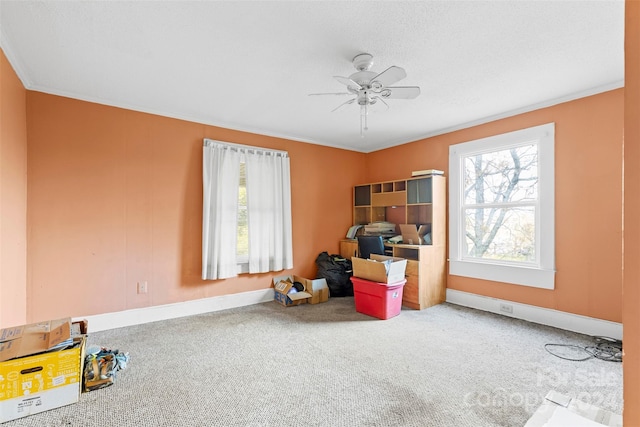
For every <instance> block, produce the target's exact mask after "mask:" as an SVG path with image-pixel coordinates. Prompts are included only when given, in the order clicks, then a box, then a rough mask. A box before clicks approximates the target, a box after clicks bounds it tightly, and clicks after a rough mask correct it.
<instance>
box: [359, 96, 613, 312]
mask: <svg viewBox="0 0 640 427" xmlns="http://www.w3.org/2000/svg"><path fill="white" fill-rule="evenodd" d="M623 107H624V91H623V89H619V90H614V91H610V92H606V93H603V94H599V95H595V96H590V97H586V98H582V99H579V100H576V101H571V102H566V103H563V104H559V105H556V106H553V107H548V108H543V109H540V110H536V111H533V112H530V113H526V114H520V115H518V116H514V117H510V118H506V119H503V120H497V121H494V122H491V123H487V124H484V125H480V126H475V127H472V128H468V129H464V130H460V131H457V132H452V133H449V134H445V135H441V136H436V137H433V138H428V139H425V140H421V141H417V142H414V143H411V144H405V145H402V146H399V147H394V148H390V149H387V150H382V151H377V152H374V153H371V154H369V155H368V156H367V175H368V180H369V181H371V182H376V181H385V180H392V179H398V178H402V177H408V176H411V171H414V170H422V169H441V170H444V171H445V174H446V175H448V173H447V171H448V169H449V163H448V157H449V146H450V145H452V144H457V143H461V142H466V141H471V140H475V139H479V138H483V137H487V136H491V135H496V134H501V133H505V132H510V131H514V130H518V129H523V128H527V127H531V126H536V125H540V124H544V123H549V122H555V124H556V147H555V155H556V168H555V170H556V201H555V203H556V269H557V274H556V286H555V289H554V290H543V289H537V288H531V287H525V286H517V285H510V284H505V283H497V282H489V281H483V280H476V279H470V278H465V277H460V276H448V284H447V286H448V287H449V288H451V289H456V290H460V291H465V292H471V293H475V294H480V295H486V296H490V297H494V298H501V299H505V300H510V301H516V302H521V303H526V304H532V305H536V306H540V307H546V308H551V309H556V310H561V311H565V312H569V313H575V314H580V315H585V316H590V317H595V318H599V319H606V320H611V321H615V322H621V321H622V253H621V247H622V230H621V224H622V127H623V112H624V109H623ZM389 164H393V165H394V167H393V168H389V167H388V165H389Z"/></svg>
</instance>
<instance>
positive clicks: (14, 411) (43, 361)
mask: <svg viewBox="0 0 640 427" xmlns="http://www.w3.org/2000/svg"><path fill="white" fill-rule="evenodd" d="M73 341H74V343H75V344H76V346H75V347H74V348H71V349H66V350H58V351H51V352H47V353H40V354H35V355H31V356H25V357H21V358H17V359H11V360H6V361H3V362H0V423H4V422H7V421H11V420H15V419H18V418H22V417H25V416H27V415H32V414H37V413H40V412H44V411H48V410H50V409H54V408H58V407H60V406H65V405H69V404H72V403H76V402H78V400H79V399H80V393H81V389H82V387H81V386H82V368H83V361H84V351H85V344H86V338H85V336H78V337H74V338H73Z"/></svg>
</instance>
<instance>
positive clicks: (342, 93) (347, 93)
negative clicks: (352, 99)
mask: <svg viewBox="0 0 640 427" xmlns="http://www.w3.org/2000/svg"><path fill="white" fill-rule="evenodd" d="M317 95H353V94H352V93H351V92H325V93H310V94H308V96H317Z"/></svg>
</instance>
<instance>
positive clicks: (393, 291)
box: [351, 277, 407, 320]
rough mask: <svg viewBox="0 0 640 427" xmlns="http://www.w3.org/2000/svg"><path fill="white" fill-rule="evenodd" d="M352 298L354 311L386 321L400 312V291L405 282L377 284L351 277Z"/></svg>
mask: <svg viewBox="0 0 640 427" xmlns="http://www.w3.org/2000/svg"><path fill="white" fill-rule="evenodd" d="M351 282H352V283H353V297H354V300H355V303H356V311H357V312H358V313H362V314H366V315H368V316H373V317H377V318H378V319H382V320H386V319H389V318H391V317H394V316H397V315H398V314H400V311H401V310H402V289H403V287H404V284H405V283H407V281H406V280H402V281H401V282H396V283H389V284H387V283H378V282H372V281H371V280H366V279H361V278H359V277H352V278H351Z"/></svg>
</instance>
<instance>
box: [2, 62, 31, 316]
mask: <svg viewBox="0 0 640 427" xmlns="http://www.w3.org/2000/svg"><path fill="white" fill-rule="evenodd" d="M26 114H27V110H26V91H25V89H24V86H23V85H22V83H21V82H20V80H19V79H18V77H17V76H16V73H15V72H14V70H13V68H12V67H11V64H10V63H9V61H7V58H6V57H5V55H4V52H3V51H2V50H0V325H3V326H4V325H6V326H12V325H19V324H22V323H24V322H25V321H26V318H27V303H26V301H27V264H26V262H27V248H26V243H27V116H26Z"/></svg>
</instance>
